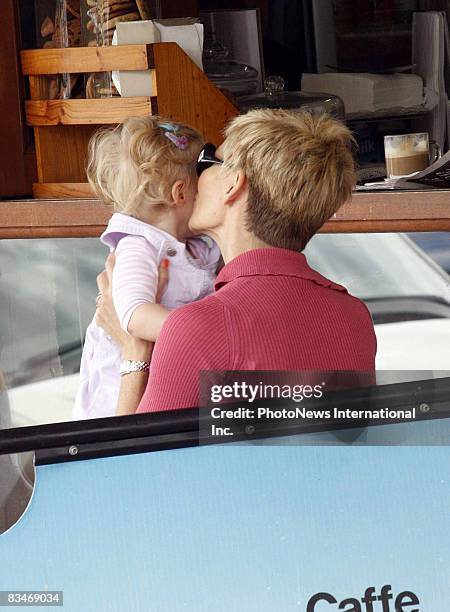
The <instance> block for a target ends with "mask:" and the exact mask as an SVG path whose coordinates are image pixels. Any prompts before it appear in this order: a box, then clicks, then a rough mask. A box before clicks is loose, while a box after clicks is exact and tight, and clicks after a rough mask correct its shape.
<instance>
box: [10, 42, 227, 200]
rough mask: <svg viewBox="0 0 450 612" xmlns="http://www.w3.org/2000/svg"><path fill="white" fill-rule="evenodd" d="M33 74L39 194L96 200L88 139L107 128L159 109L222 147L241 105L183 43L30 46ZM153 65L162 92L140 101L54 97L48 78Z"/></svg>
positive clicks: (30, 118)
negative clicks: (50, 96)
mask: <svg viewBox="0 0 450 612" xmlns="http://www.w3.org/2000/svg"><path fill="white" fill-rule="evenodd" d="M21 58H22V72H23V74H24V75H27V76H28V77H29V81H30V95H31V101H28V102H27V103H26V117H27V123H28V125H31V126H33V127H34V131H35V141H36V157H37V171H38V181H39V182H38V183H36V184H35V185H34V186H33V187H34V189H33V193H34V196H35V197H38V198H41V197H53V198H60V199H61V198H71V197H77V198H85V197H92V195H93V194H92V193H91V192H90V190H89V187H88V185H87V183H86V173H85V158H86V153H87V148H88V141H89V139H90V137H91V135H92V133H93V132H94V130H95V129H96V128H97V126H99V125H104V124H117V123H122V122H123V121H124V120H125V119H126V118H127V117H147V116H148V115H150V114H153V115H155V114H159V115H162V116H164V117H167V118H168V119H172V120H173V121H179V122H181V123H185V124H187V125H191V126H192V127H194V128H196V129H197V130H198V131H199V132H201V133H202V134H203V136H204V137H205V139H206V140H209V141H211V142H215V143H216V144H219V143H220V142H221V141H222V131H223V128H224V126H225V125H226V123H227V122H228V121H229V120H230V119H231V118H232V117H234V116H236V115H237V114H238V109H237V108H236V107H235V106H234V105H233V104H232V103H231V102H230V100H228V98H227V97H226V96H224V95H223V93H222V92H221V91H219V90H218V89H217V88H216V87H215V86H214V85H213V84H212V83H211V82H210V81H209V79H208V78H207V77H206V76H205V74H204V73H203V72H202V71H201V70H200V68H198V66H197V65H196V64H195V63H194V62H193V61H192V60H191V59H190V57H189V56H188V55H186V53H184V51H183V50H182V49H181V48H180V47H179V46H178V45H177V44H176V43H154V44H151V45H121V46H114V47H79V48H69V49H39V50H30V51H22V53H21ZM110 70H149V71H150V76H149V78H151V79H152V83H153V91H154V92H155V95H154V96H152V97H138V98H102V99H74V100H48V99H47V97H48V91H47V88H48V75H52V74H58V73H63V72H67V73H93V72H105V71H110Z"/></svg>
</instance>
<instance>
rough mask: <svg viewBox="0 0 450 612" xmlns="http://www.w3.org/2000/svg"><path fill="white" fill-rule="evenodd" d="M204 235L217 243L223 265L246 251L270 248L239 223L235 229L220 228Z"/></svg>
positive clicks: (229, 227)
mask: <svg viewBox="0 0 450 612" xmlns="http://www.w3.org/2000/svg"><path fill="white" fill-rule="evenodd" d="M205 233H207V234H208V235H209V236H211V238H213V239H214V240H215V241H216V242H217V245H218V247H219V249H220V252H221V253H222V257H223V261H224V263H225V264H227V263H228V262H229V261H231V260H232V259H234V258H235V257H238V256H239V255H242V253H246V252H247V251H253V250H254V249H267V248H270V247H271V246H272V245H270V244H268V243H267V242H264V241H263V240H260V239H259V238H258V237H257V236H255V234H253V233H252V232H249V231H248V230H246V229H245V226H244V225H243V223H239V224H237V225H235V227H232V226H228V227H222V228H220V230H217V231H216V232H211V233H209V232H205Z"/></svg>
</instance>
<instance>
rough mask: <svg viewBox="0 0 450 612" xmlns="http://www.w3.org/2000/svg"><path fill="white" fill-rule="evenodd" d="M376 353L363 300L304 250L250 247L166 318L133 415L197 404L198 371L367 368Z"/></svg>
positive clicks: (371, 363)
mask: <svg viewBox="0 0 450 612" xmlns="http://www.w3.org/2000/svg"><path fill="white" fill-rule="evenodd" d="M375 354H376V337H375V332H374V328H373V323H372V319H371V316H370V314H369V311H368V310H367V308H366V306H365V304H364V303H363V302H361V301H360V300H359V299H357V298H355V297H353V296H351V295H349V294H348V293H347V290H346V289H345V288H344V287H342V286H341V285H337V284H335V283H333V282H331V281H330V280H328V279H327V278H325V277H324V276H322V275H321V274H319V273H318V272H316V271H315V270H313V269H312V268H310V267H309V265H308V263H307V261H306V257H305V256H304V255H303V254H302V253H297V252H295V251H289V250H287V249H278V248H264V249H254V250H252V251H247V252H246V253H243V254H242V255H239V256H238V257H236V258H235V259H233V260H232V261H230V262H229V263H228V264H227V265H226V266H224V267H223V268H222V270H221V272H220V273H219V275H218V277H217V280H216V284H215V293H213V294H212V295H209V296H208V297H206V298H204V299H202V300H199V301H198V302H193V303H192V304H188V305H186V306H183V307H181V308H178V309H177V310H175V311H173V312H172V313H171V314H170V315H169V317H168V318H167V320H166V322H165V324H164V326H163V328H162V330H161V334H160V336H159V338H158V341H157V342H156V345H155V349H154V352H153V357H152V364H151V368H150V375H149V380H148V384H147V389H146V391H145V393H144V396H143V397H142V400H141V403H140V405H139V408H138V412H156V411H161V410H173V409H176V408H187V407H193V406H198V403H199V378H200V372H201V370H210V371H211V370H213V371H221V370H285V371H300V370H359V371H366V372H367V371H373V370H374V369H375Z"/></svg>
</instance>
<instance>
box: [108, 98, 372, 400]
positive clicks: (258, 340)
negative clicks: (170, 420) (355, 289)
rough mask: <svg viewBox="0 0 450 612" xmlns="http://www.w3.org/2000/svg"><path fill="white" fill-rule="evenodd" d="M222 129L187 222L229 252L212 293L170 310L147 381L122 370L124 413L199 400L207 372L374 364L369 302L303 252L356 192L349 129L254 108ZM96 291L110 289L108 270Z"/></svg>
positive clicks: (130, 345)
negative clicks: (202, 374)
mask: <svg viewBox="0 0 450 612" xmlns="http://www.w3.org/2000/svg"><path fill="white" fill-rule="evenodd" d="M225 135H226V138H225V141H224V142H223V144H222V145H221V146H220V147H219V148H218V149H217V151H215V148H214V147H213V145H206V146H205V147H204V149H203V150H202V152H201V154H200V157H199V163H198V170H197V173H198V175H199V180H198V193H197V196H196V200H195V204H194V212H193V214H192V217H191V219H190V222H189V226H190V229H191V230H192V231H193V232H196V233H203V234H206V235H208V236H210V237H211V238H213V239H214V240H215V241H216V243H217V244H218V246H219V248H220V250H221V252H222V256H223V260H224V263H225V266H224V267H223V269H222V270H221V272H220V273H219V275H218V277H217V280H216V284H215V293H214V294H212V295H209V296H208V297H206V298H204V299H202V300H199V301H198V302H194V303H192V304H189V305H187V306H183V307H182V308H179V309H177V310H175V311H174V312H173V313H172V314H171V315H170V316H169V317H168V319H167V321H166V323H165V324H164V327H163V329H162V331H161V334H160V336H159V338H158V341H157V342H156V344H155V349H154V352H153V356H152V362H151V368H150V373H149V376H148V381H147V373H146V372H134V371H133V368H132V367H131V368H130V371H131V373H130V374H129V375H126V376H124V377H123V382H122V392H121V398H120V400H119V405H120V406H121V409H120V410H121V412H127V411H130V410H131V411H133V409H134V407H135V406H137V404H138V403H139V407H138V412H152V411H161V410H173V409H177V408H183V407H192V406H197V405H198V402H199V376H200V372H201V371H202V370H209V371H223V370H285V371H289V370H290V371H299V370H360V371H373V370H374V368H375V354H376V338H375V333H374V329H373V323H372V320H371V317H370V314H369V312H368V310H367V308H366V306H365V305H364V304H363V303H362V302H361V301H360V300H358V299H357V298H355V297H353V296H351V295H349V294H348V293H347V291H346V289H345V288H344V287H341V286H340V285H337V284H335V283H333V282H331V281H330V280H328V279H326V278H324V277H323V276H322V275H320V274H318V273H317V272H315V271H314V270H312V269H311V268H310V267H309V266H308V264H307V261H306V258H305V256H304V255H303V254H302V253H301V251H302V250H303V249H304V248H305V246H306V244H307V243H308V241H309V240H310V239H311V237H312V236H313V235H314V234H315V233H316V232H317V231H318V230H319V228H320V227H321V226H322V225H323V224H324V223H325V221H327V220H328V219H329V218H330V217H331V216H332V215H333V214H334V213H335V212H336V211H337V210H338V209H339V207H340V206H341V205H342V204H343V203H344V202H345V201H347V200H348V199H349V198H350V197H351V192H352V188H353V185H354V182H355V171H354V162H353V157H352V152H351V148H352V144H353V138H352V136H351V133H350V132H349V130H348V129H347V128H346V127H345V126H344V125H343V124H342V123H340V122H338V121H336V120H334V119H332V118H330V117H328V116H324V115H323V116H320V117H314V116H312V115H309V114H294V113H289V112H287V111H283V110H255V111H250V112H249V113H247V114H246V115H241V116H239V117H236V118H235V119H233V120H232V121H231V123H230V124H229V126H228V127H227V129H226V132H225ZM169 273H170V271H169ZM99 288H100V290H101V292H102V293H106V294H107V292H108V280H107V276H105V275H103V276H102V277H101V278H100V279H99ZM103 308H105V310H102V309H103ZM108 308H110V304H108V301H107V299H106V300H103V304H102V306H101V308H100V310H99V315H98V316H99V320H100V323H102V321H103V324H104V325H106V326H107V327H110V323H108V320H109V319H108V317H110V314H108V312H109V311H108ZM107 331H109V333H110V334H111V331H112V330H111V329H108V330H107ZM119 340H120V343H121V345H122V348H123V358H124V359H126V360H132V361H144V362H148V361H149V353H150V350H151V348H150V347H149V346H148V345H145V344H143V343H139V342H135V341H132V340H131V339H129V338H126V337H125V336H121V337H120V339H119Z"/></svg>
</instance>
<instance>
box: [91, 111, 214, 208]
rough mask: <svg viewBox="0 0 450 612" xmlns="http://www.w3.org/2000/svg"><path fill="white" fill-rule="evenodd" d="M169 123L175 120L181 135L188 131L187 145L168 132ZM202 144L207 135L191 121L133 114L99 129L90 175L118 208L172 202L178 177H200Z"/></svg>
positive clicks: (102, 194) (98, 190)
mask: <svg viewBox="0 0 450 612" xmlns="http://www.w3.org/2000/svg"><path fill="white" fill-rule="evenodd" d="M164 123H166V124H167V123H170V125H171V126H173V128H174V129H175V134H176V136H185V137H186V139H187V147H186V148H185V149H184V150H183V149H180V148H178V147H177V146H176V145H175V144H174V143H173V142H172V141H171V140H169V138H167V137H166V136H165V132H166V131H167V130H165V129H164V127H162V126H163V125H164ZM168 133H171V132H170V131H169V132H168ZM172 133H173V132H172ZM202 146H203V139H202V137H201V135H200V134H199V133H198V132H196V131H195V130H194V129H192V128H190V127H187V126H185V125H181V124H178V123H173V122H169V121H168V120H164V119H162V118H161V117H157V116H151V117H142V118H130V119H127V120H126V121H125V122H124V123H123V124H122V125H119V126H117V127H115V128H107V129H101V130H99V131H98V132H96V133H95V134H94V135H93V137H92V138H91V140H90V143H89V152H88V163H87V176H88V180H89V183H90V185H91V187H92V188H93V190H94V192H95V193H96V195H97V196H98V197H99V198H100V199H101V200H103V201H104V202H106V203H108V204H111V205H112V206H113V207H114V210H116V211H117V212H122V213H125V214H129V215H133V214H136V213H138V212H139V209H140V207H141V206H142V205H143V204H144V203H145V204H151V205H154V206H155V207H166V206H168V205H170V202H171V200H172V198H171V189H172V185H173V184H174V183H175V181H177V180H186V181H191V180H193V179H194V178H195V164H196V161H197V157H198V154H199V151H200V149H201V147H202Z"/></svg>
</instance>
